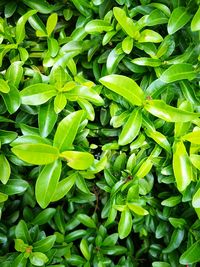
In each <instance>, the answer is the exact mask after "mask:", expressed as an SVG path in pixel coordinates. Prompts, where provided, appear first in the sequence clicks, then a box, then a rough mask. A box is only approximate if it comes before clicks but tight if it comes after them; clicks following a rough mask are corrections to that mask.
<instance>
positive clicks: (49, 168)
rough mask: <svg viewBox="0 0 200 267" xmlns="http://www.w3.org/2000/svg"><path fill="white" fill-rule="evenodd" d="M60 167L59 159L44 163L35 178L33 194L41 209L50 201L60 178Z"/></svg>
mask: <svg viewBox="0 0 200 267" xmlns="http://www.w3.org/2000/svg"><path fill="white" fill-rule="evenodd" d="M61 167H62V165H61V162H60V160H56V161H54V162H53V163H51V164H48V165H46V166H45V167H44V168H43V169H42V171H41V173H40V174H39V177H38V178H37V181H36V185H35V196H36V200H37V202H38V204H39V205H40V206H41V207H42V208H43V209H45V208H46V207H47V206H48V205H49V203H50V202H51V199H52V196H53V194H54V192H55V190H56V186H57V184H58V181H59V178H60V174H61Z"/></svg>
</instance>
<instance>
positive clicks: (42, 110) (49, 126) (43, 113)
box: [38, 101, 58, 137]
mask: <svg viewBox="0 0 200 267" xmlns="http://www.w3.org/2000/svg"><path fill="white" fill-rule="evenodd" d="M53 105H54V104H53V101H49V102H48V103H47V104H45V105H41V106H40V107H39V112H38V124H39V131H40V134H41V135H42V136H43V137H47V136H48V135H49V134H50V133H51V131H52V130H53V128H54V126H55V123H56V121H57V117H58V116H57V114H56V113H55V111H54V106H53Z"/></svg>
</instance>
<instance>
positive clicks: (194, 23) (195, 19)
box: [191, 7, 200, 32]
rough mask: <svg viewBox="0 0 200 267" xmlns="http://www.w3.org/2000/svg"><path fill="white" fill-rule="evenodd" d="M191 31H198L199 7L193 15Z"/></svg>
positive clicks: (199, 21)
mask: <svg viewBox="0 0 200 267" xmlns="http://www.w3.org/2000/svg"><path fill="white" fill-rule="evenodd" d="M191 30H192V31H193V32H194V31H200V7H199V8H198V10H197V12H196V13H195V15H194V17H193V19H192V22H191Z"/></svg>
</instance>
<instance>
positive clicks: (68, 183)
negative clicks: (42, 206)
mask: <svg viewBox="0 0 200 267" xmlns="http://www.w3.org/2000/svg"><path fill="white" fill-rule="evenodd" d="M76 178H77V173H73V174H71V175H69V176H68V177H66V178H64V179H62V180H61V181H60V182H58V184H57V186H56V189H55V192H54V194H53V196H52V199H51V201H52V202H54V201H58V200H60V199H61V198H63V197H64V196H65V195H67V193H68V192H69V191H70V189H71V188H72V186H73V185H74V184H75V182H76Z"/></svg>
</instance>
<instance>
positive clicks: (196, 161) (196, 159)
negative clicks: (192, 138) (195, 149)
mask: <svg viewBox="0 0 200 267" xmlns="http://www.w3.org/2000/svg"><path fill="white" fill-rule="evenodd" d="M190 160H191V162H192V164H193V165H194V166H195V168H197V169H198V170H200V155H195V154H191V155H190Z"/></svg>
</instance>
